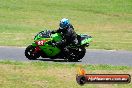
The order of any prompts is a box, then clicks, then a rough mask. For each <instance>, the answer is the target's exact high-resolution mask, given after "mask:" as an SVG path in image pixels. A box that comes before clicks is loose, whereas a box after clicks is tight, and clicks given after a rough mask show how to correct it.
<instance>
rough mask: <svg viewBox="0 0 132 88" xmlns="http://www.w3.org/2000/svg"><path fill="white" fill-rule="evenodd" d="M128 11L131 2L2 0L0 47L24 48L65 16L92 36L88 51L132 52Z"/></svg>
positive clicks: (105, 0) (106, 0)
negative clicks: (40, 32)
mask: <svg viewBox="0 0 132 88" xmlns="http://www.w3.org/2000/svg"><path fill="white" fill-rule="evenodd" d="M131 9H132V1H131V0H1V1H0V45H1V46H6V45H9V46H27V45H29V44H30V43H32V41H33V36H34V35H35V34H36V33H37V32H39V31H40V30H44V29H57V28H58V24H59V20H60V19H61V18H63V17H66V18H69V19H70V20H71V22H72V24H73V25H74V27H75V29H76V31H77V33H86V34H90V35H92V36H93V37H94V41H93V43H92V44H91V46H90V48H94V49H116V50H118V49H122V50H132V46H131V44H132V25H131V24H132V10H131Z"/></svg>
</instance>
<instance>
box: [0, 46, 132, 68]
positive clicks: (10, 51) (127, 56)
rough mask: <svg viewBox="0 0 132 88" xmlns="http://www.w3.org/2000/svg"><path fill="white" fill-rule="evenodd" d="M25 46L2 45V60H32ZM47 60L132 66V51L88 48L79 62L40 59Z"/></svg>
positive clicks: (0, 55) (0, 56)
mask: <svg viewBox="0 0 132 88" xmlns="http://www.w3.org/2000/svg"><path fill="white" fill-rule="evenodd" d="M24 50H25V48H16V47H0V60H16V61H30V60H28V59H27V58H26V57H25V55H24ZM39 60H40V61H47V62H62V63H81V64H111V65H126V66H132V51H110V50H87V53H86V55H85V57H84V58H83V59H82V60H81V61H79V62H65V61H64V60H60V59H56V60H51V59H42V58H40V59H39Z"/></svg>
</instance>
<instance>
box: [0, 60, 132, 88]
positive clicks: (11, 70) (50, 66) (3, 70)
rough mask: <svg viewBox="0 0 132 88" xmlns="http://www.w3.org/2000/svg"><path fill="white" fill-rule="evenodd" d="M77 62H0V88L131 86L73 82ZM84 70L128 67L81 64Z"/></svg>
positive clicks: (129, 70) (127, 69)
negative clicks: (82, 84)
mask: <svg viewBox="0 0 132 88" xmlns="http://www.w3.org/2000/svg"><path fill="white" fill-rule="evenodd" d="M78 66H79V65H77V64H61V63H48V62H17V61H0V87H1V88H104V87H107V88H125V87H126V88H131V87H132V84H131V83H130V84H87V85H84V86H80V85H78V84H77V83H76V80H75V79H76V78H75V76H76V73H77V68H78ZM82 66H83V68H84V69H85V70H86V71H87V73H93V74H98V73H101V74H103V73H106V74H108V73H111V74H116V73H122V74H123V73H125V74H126V73H127V74H130V75H132V67H128V66H112V65H82Z"/></svg>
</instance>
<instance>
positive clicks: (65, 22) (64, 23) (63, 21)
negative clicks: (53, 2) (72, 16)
mask: <svg viewBox="0 0 132 88" xmlns="http://www.w3.org/2000/svg"><path fill="white" fill-rule="evenodd" d="M69 25H70V22H69V20H68V19H66V18H63V19H61V21H60V25H59V26H60V29H66V28H68V27H69Z"/></svg>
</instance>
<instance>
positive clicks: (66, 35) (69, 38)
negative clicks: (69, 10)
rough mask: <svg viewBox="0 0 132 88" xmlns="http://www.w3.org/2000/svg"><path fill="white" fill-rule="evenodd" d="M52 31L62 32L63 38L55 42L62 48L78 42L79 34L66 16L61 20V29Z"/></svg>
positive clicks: (55, 44)
mask: <svg viewBox="0 0 132 88" xmlns="http://www.w3.org/2000/svg"><path fill="white" fill-rule="evenodd" d="M52 33H61V34H62V38H63V39H62V40H61V41H60V42H55V43H53V45H54V46H58V47H61V48H64V47H65V46H67V45H69V44H77V43H78V40H77V34H76V32H75V31H74V28H73V26H72V25H71V24H70V22H69V20H68V19H66V18H63V19H62V20H61V21H60V24H59V29H58V30H55V31H52Z"/></svg>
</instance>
